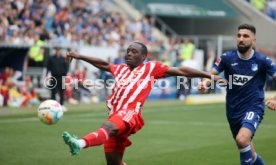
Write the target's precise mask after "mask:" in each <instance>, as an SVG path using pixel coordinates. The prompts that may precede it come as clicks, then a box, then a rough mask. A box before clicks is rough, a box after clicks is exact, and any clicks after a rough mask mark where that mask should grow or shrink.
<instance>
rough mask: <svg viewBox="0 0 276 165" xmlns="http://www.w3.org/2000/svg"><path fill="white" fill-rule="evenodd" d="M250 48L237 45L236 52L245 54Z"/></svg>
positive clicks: (249, 46)
mask: <svg viewBox="0 0 276 165" xmlns="http://www.w3.org/2000/svg"><path fill="white" fill-rule="evenodd" d="M250 48H251V45H247V46H246V45H244V46H239V45H238V51H239V52H240V53H241V54H244V53H245V52H247V51H248V50H249V49H250Z"/></svg>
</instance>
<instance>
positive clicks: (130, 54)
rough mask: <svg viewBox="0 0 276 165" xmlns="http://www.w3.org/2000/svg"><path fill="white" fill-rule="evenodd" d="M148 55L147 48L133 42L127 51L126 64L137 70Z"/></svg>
mask: <svg viewBox="0 0 276 165" xmlns="http://www.w3.org/2000/svg"><path fill="white" fill-rule="evenodd" d="M147 54H148V49H147V47H146V46H145V45H144V44H143V43H141V42H132V43H131V44H130V45H129V46H128V48H127V51H126V55H125V61H126V64H127V65H128V66H130V67H132V68H135V67H137V66H139V65H140V64H142V63H143V62H144V60H145V59H146V57H147Z"/></svg>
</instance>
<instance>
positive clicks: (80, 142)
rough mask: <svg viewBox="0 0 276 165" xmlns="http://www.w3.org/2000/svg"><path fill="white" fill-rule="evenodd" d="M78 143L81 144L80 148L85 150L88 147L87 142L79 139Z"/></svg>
mask: <svg viewBox="0 0 276 165" xmlns="http://www.w3.org/2000/svg"><path fill="white" fill-rule="evenodd" d="M78 143H79V146H80V148H84V147H85V146H86V142H85V140H83V139H79V140H78Z"/></svg>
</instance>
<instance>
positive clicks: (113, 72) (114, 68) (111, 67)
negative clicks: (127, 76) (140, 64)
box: [109, 64, 120, 77]
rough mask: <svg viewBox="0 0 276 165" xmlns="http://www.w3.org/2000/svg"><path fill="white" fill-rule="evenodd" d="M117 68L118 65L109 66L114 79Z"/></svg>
mask: <svg viewBox="0 0 276 165" xmlns="http://www.w3.org/2000/svg"><path fill="white" fill-rule="evenodd" d="M119 67H120V65H115V64H110V65H109V69H110V72H111V74H112V75H113V76H114V77H116V75H117V72H118V70H119Z"/></svg>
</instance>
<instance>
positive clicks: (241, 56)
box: [237, 49, 255, 60]
mask: <svg viewBox="0 0 276 165" xmlns="http://www.w3.org/2000/svg"><path fill="white" fill-rule="evenodd" d="M237 53H238V56H239V58H240V59H242V60H249V59H251V58H252V57H253V55H254V53H255V51H254V50H253V49H252V51H251V54H250V56H249V57H247V58H245V57H243V55H242V54H241V53H240V52H239V51H238V50H237Z"/></svg>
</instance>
